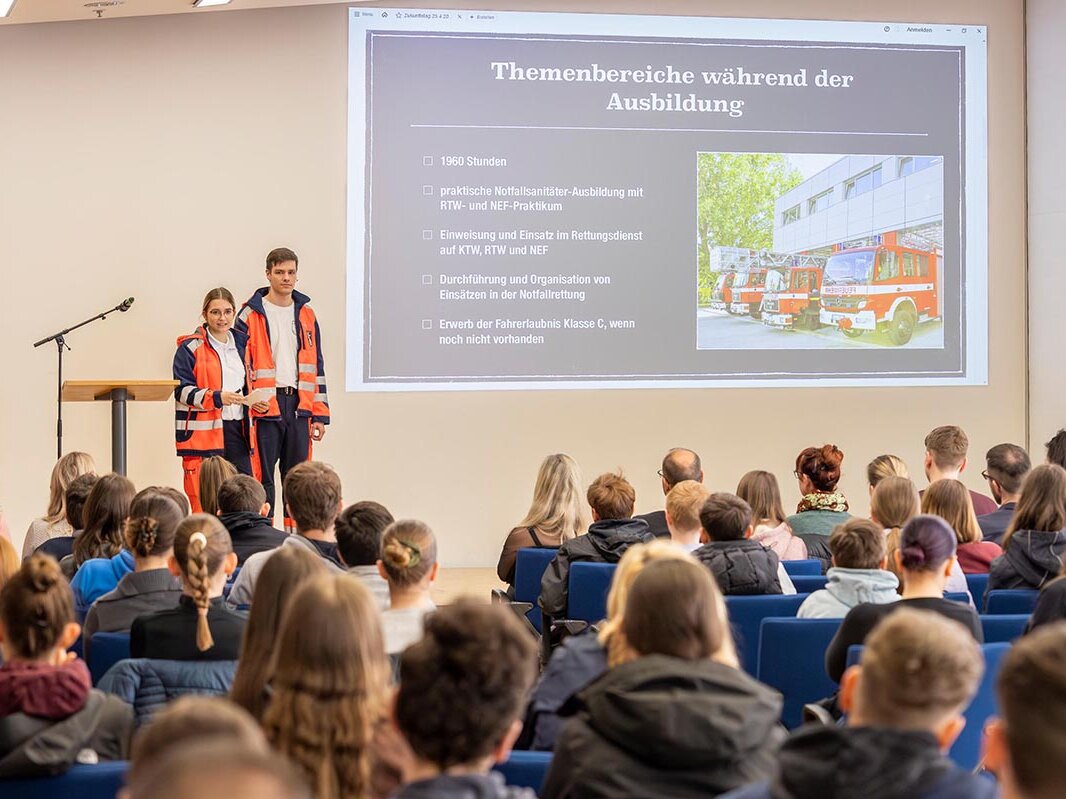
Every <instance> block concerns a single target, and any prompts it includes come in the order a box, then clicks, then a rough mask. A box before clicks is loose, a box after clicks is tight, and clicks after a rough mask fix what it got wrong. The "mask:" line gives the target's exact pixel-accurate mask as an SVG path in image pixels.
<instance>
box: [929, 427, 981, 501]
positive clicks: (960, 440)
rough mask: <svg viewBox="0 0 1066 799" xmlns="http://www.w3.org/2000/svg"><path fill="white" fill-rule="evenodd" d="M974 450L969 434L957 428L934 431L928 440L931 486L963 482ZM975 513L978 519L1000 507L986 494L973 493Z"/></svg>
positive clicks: (971, 494)
mask: <svg viewBox="0 0 1066 799" xmlns="http://www.w3.org/2000/svg"><path fill="white" fill-rule="evenodd" d="M969 448H970V439H969V438H967V437H966V433H965V431H964V430H963V429H962V428H961V427H957V426H956V425H953V424H950V425H942V426H941V427H937V428H935V429H933V430H932V431H930V433H929V435H927V436H926V437H925V463H924V466H925V478H926V479H927V480H928V481H929V482H930V483H935V482H936V481H937V480H949V479H950V480H962V473H963V472H964V471H965V470H966V463H967V461H966V453H967V451H968V450H969ZM970 499H971V500H972V501H973V510H974V513H976V514H977V515H978V516H983V515H985V514H987V513H993V512H994V511H995V510H996V508H997V506H996V503H995V502H993V501H992V500H991V499H989V498H988V497H986V496H985V495H984V494H978V493H977V492H976V491H972V490H971V491H970Z"/></svg>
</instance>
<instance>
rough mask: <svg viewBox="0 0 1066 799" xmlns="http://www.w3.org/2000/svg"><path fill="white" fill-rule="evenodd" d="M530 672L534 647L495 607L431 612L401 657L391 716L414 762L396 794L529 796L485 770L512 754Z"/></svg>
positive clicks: (421, 797)
mask: <svg viewBox="0 0 1066 799" xmlns="http://www.w3.org/2000/svg"><path fill="white" fill-rule="evenodd" d="M536 673H537V649H536V645H535V644H534V643H533V641H532V639H531V638H530V637H529V634H528V633H527V632H526V631H525V630H523V629H522V627H521V625H520V624H519V623H518V620H517V619H516V618H515V617H514V616H513V615H512V614H510V613H508V612H507V611H506V610H505V609H504V608H502V607H501V606H499V605H482V604H477V603H475V602H473V601H472V600H460V601H459V602H457V603H456V604H454V605H450V606H449V607H446V608H442V609H441V610H439V611H438V612H437V613H435V614H433V616H432V617H431V618H430V619H428V620H427V621H426V634H425V636H424V637H423V638H422V640H420V641H418V642H417V643H414V644H412V645H411V646H409V647H408V648H407V649H405V650H404V653H403V655H402V656H401V658H400V685H399V688H398V689H397V691H396V698H395V701H394V702H393V718H394V719H395V722H396V726H397V727H399V729H400V733H401V734H402V735H403V737H404V738H405V739H406V740H407V743H408V744H409V745H410V747H411V750H412V751H413V753H414V762H413V763H412V768H411V771H410V774H409V776H408V780H407V784H406V785H405V786H404V787H403V788H401V789H400V790H399V792H397V793H395V794H393V796H394V797H395V799H441V798H443V797H454V798H455V799H460V797H470V799H474V797H477V798H478V799H505V798H507V797H510V798H511V799H519V797H528V799H534V797H535V794H534V793H533V792H532V791H530V790H529V789H528V788H525V789H516V788H508V787H507V786H505V785H504V783H503V777H502V776H500V775H499V774H494V773H490V772H489V769H490V768H492V766H493V765H495V764H496V763H502V762H503V761H505V760H506V759H507V756H508V755H509V754H510V752H511V746H512V745H513V744H514V741H515V739H516V738H517V737H518V734H519V732H520V731H521V729H522V722H521V721H520V719H519V713H520V712H521V709H522V703H523V701H524V700H525V697H526V691H528V690H529V686H530V684H531V683H532V682H533V677H534V675H535V674H536Z"/></svg>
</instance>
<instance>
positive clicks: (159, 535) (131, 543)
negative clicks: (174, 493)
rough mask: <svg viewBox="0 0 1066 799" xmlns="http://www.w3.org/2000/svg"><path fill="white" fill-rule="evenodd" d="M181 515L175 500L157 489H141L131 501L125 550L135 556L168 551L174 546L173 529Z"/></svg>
mask: <svg viewBox="0 0 1066 799" xmlns="http://www.w3.org/2000/svg"><path fill="white" fill-rule="evenodd" d="M184 518H185V514H184V513H182V512H181V508H180V507H178V505H177V503H175V502H174V500H173V499H171V498H170V497H169V496H167V495H166V494H164V493H163V492H162V491H160V490H159V489H158V488H155V487H154V486H153V487H152V488H145V489H143V490H142V491H141V492H140V493H138V494H137V496H135V497H134V498H133V502H132V503H131V504H130V518H129V520H128V521H127V522H126V531H125V540H126V549H128V550H129V551H130V552H132V553H133V554H134V556H135V557H138V558H149V557H160V556H162V555H167V554H169V553H170V551H171V550H172V549H173V548H174V532H175V531H176V530H177V529H178V525H179V524H181V521H182V519H184Z"/></svg>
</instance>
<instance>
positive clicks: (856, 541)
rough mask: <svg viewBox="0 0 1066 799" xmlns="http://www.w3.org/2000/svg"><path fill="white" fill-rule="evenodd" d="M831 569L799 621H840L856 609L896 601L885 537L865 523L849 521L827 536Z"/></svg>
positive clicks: (895, 582) (896, 585)
mask: <svg viewBox="0 0 1066 799" xmlns="http://www.w3.org/2000/svg"><path fill="white" fill-rule="evenodd" d="M829 549H830V550H831V551H832V553H833V567H832V568H831V569H829V572H828V576H829V580H828V582H827V583H826V586H825V588H823V589H821V590H819V591H815V592H814V593H812V594H811V595H810V596H809V597H807V598H806V599H805V600H803V604H802V605H800V608H799V611H798V612H797V613H796V616H797V617H799V618H801V619H842V618H844V617H845V616H847V615H848V611H849V610H851V609H852V608H853V607H855V606H856V605H861V604H862V603H864V602H871V603H873V604H875V605H884V604H887V603H889V602H895V601H896V600H897V599H899V594H898V593H897V589H898V588H899V580H897V579H896V575H894V574H893V573H892V572H890V571H886V569H885V565H886V558H885V534H884V532H883V531H882V530H881V526H880V525H878V524H876V523H874V522H872V521H867V520H866V519H849V520H848V521H846V522H844V523H843V524H842V525H840V526H839V527H838V528H837V529H835V530H834V531H833V534H832V535H831V536H829Z"/></svg>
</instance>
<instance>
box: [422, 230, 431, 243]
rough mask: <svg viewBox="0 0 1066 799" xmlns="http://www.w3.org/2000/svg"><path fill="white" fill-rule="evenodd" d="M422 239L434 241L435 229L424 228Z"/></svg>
mask: <svg viewBox="0 0 1066 799" xmlns="http://www.w3.org/2000/svg"><path fill="white" fill-rule="evenodd" d="M422 241H433V231H432V230H423V231H422Z"/></svg>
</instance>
